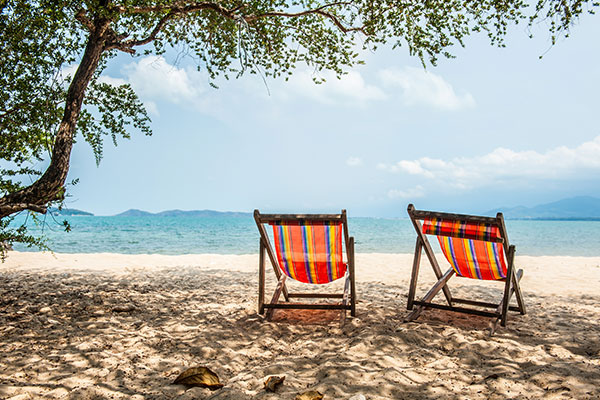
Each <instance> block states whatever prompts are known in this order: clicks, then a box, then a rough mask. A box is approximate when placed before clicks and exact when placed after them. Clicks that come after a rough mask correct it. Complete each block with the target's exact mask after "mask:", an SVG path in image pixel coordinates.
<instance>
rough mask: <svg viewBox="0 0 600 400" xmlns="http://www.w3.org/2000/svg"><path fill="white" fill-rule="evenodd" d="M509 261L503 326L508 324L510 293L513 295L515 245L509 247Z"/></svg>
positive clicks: (502, 316)
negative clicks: (511, 287)
mask: <svg viewBox="0 0 600 400" xmlns="http://www.w3.org/2000/svg"><path fill="white" fill-rule="evenodd" d="M506 259H507V261H508V266H507V269H506V284H505V285H504V298H503V299H502V303H501V306H502V313H501V317H500V325H502V326H506V317H507V314H508V301H509V299H510V295H511V290H510V285H511V283H512V281H513V279H514V276H513V274H514V269H513V262H514V259H515V246H514V245H511V246H510V247H509V248H508V255H507V257H506Z"/></svg>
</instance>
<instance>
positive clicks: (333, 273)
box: [329, 225, 338, 281]
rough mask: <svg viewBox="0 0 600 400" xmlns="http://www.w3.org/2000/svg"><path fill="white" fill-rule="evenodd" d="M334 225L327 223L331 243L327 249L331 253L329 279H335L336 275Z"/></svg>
mask: <svg viewBox="0 0 600 400" xmlns="http://www.w3.org/2000/svg"><path fill="white" fill-rule="evenodd" d="M336 228H337V226H336V225H329V243H330V244H331V248H330V249H329V251H330V255H331V279H332V280H334V281H335V280H336V279H337V278H338V276H337V258H336V256H337V249H336V247H335V246H336V245H337V242H336V237H335V236H336V235H335V234H336Z"/></svg>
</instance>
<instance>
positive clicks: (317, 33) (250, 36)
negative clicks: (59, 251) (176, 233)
mask: <svg viewBox="0 0 600 400" xmlns="http://www.w3.org/2000/svg"><path fill="white" fill-rule="evenodd" d="M597 6H598V2H597V1H592V0H565V1H552V0H539V1H538V2H537V3H536V5H535V7H528V4H527V3H526V2H525V1H524V0H481V1H458V0H439V1H429V0H425V1H417V0H345V1H322V0H252V1H248V2H243V1H239V0H219V1H210V0H208V1H198V0H153V1H148V0H0V49H1V52H2V57H0V88H1V90H0V232H1V235H0V240H2V241H8V242H13V241H23V242H26V243H28V244H33V245H37V244H38V242H37V241H36V239H35V238H31V237H29V236H27V233H26V230H24V229H17V230H15V229H12V230H11V229H9V228H8V226H7V218H8V217H10V216H11V215H14V214H15V213H19V212H22V211H27V212H29V211H35V212H42V213H44V212H46V210H47V207H48V206H49V205H50V204H52V203H60V202H61V201H62V200H63V199H64V196H65V181H66V177H67V172H68V170H69V158H70V153H71V148H72V144H73V142H74V141H75V140H77V139H81V140H85V141H86V142H87V143H89V144H90V146H91V147H92V149H93V151H94V154H95V156H96V161H97V162H100V159H101V157H102V146H103V142H104V138H105V137H110V138H111V139H112V141H113V142H114V144H115V145H116V144H117V141H118V140H119V139H121V138H129V135H130V133H131V132H132V131H136V130H137V131H140V132H142V133H144V134H148V135H149V134H151V129H150V119H149V117H148V115H147V113H146V110H145V109H144V107H143V105H142V103H141V101H140V100H139V98H138V97H137V95H136V94H135V92H134V91H133V89H132V87H131V86H130V85H127V84H124V85H120V86H115V85H111V84H109V83H107V82H105V81H103V80H102V72H103V70H104V69H105V67H106V66H107V65H108V63H109V62H110V59H111V58H112V57H114V56H115V55H116V54H117V53H118V52H125V53H129V54H131V55H132V56H140V55H145V54H163V53H164V52H166V51H168V50H169V49H172V48H176V49H179V50H180V51H183V52H184V53H186V54H189V55H190V56H191V57H193V58H194V59H195V60H196V62H197V65H198V68H199V69H205V70H206V71H207V72H208V74H209V76H210V77H211V78H212V79H214V78H216V77H217V76H220V75H221V76H224V77H225V78H227V79H228V78H229V77H238V76H239V75H240V74H242V73H253V74H257V73H258V74H263V75H264V76H270V77H280V76H283V77H286V76H288V75H291V74H293V72H294V69H295V68H296V67H297V66H299V65H308V66H310V67H312V68H314V69H315V70H316V71H320V70H323V69H329V70H333V71H335V72H336V73H338V74H342V73H343V72H344V71H346V70H348V69H349V68H351V67H352V66H354V65H356V64H358V63H360V62H361V61H360V58H359V54H358V51H357V50H358V49H360V48H362V49H369V50H375V49H377V47H378V46H381V45H382V44H386V43H387V44H391V45H393V47H406V48H407V49H408V51H409V53H410V54H412V55H414V56H417V57H419V58H420V59H421V61H422V62H423V63H424V64H426V63H432V64H435V63H436V62H437V60H438V57H439V56H443V57H452V52H451V50H452V46H456V45H460V46H463V45H464V44H465V43H464V41H465V39H466V37H467V36H469V35H471V34H472V33H476V32H479V33H484V34H486V35H487V36H488V37H489V39H490V42H491V44H493V45H498V46H503V45H504V44H503V37H504V36H505V35H506V33H507V29H508V28H509V26H510V25H512V24H517V23H519V22H521V21H523V22H524V23H528V24H530V25H531V24H534V23H537V22H539V21H543V22H545V23H547V26H548V30H549V32H550V35H551V37H552V40H553V42H554V41H555V40H556V38H557V37H558V36H560V35H561V34H565V35H566V34H568V32H569V28H570V26H571V25H572V24H573V22H574V21H576V20H577V18H578V17H579V16H580V15H581V14H582V13H584V12H590V13H593V12H594V9H595V7H597ZM69 71H71V72H69ZM132 128H133V129H132ZM44 159H46V160H50V163H49V165H48V166H47V167H44V168H39V167H36V166H38V165H40V163H39V162H38V161H41V160H44ZM27 176H29V177H31V179H29V181H30V182H33V183H28V184H25V183H24V182H25V181H26V180H25V179H23V178H24V177H27Z"/></svg>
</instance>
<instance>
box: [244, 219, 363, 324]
mask: <svg viewBox="0 0 600 400" xmlns="http://www.w3.org/2000/svg"><path fill="white" fill-rule="evenodd" d="M254 220H255V221H256V225H257V226H258V231H259V233H260V244H259V259H258V260H259V261H258V265H259V269H258V271H259V273H258V312H259V314H261V315H263V314H266V315H265V317H266V319H267V320H270V319H271V317H272V316H273V312H274V311H275V310H276V309H308V310H341V315H340V325H341V326H343V325H344V323H345V321H346V311H348V310H349V311H350V315H352V316H353V317H354V316H356V283H355V278H354V238H353V237H349V235H348V220H347V217H346V210H342V212H341V214H261V213H260V212H259V211H258V210H254ZM282 223H290V224H301V225H312V224H323V223H325V224H327V223H339V224H341V225H342V229H343V238H344V247H345V250H346V257H347V268H346V273H345V275H344V276H342V277H340V278H338V279H342V278H343V279H344V280H345V281H344V291H343V293H291V292H289V290H288V288H287V286H286V280H287V279H288V276H287V275H286V274H285V273H284V272H283V270H282V268H281V266H280V265H279V261H278V258H277V255H276V252H275V251H274V249H273V246H271V241H270V239H269V235H268V234H267V230H266V228H265V224H275V225H278V224H282ZM265 254H266V256H267V257H268V258H269V261H270V263H271V266H272V267H273V272H274V273H275V277H276V278H277V286H276V288H275V291H274V293H273V296H272V298H271V301H270V302H266V301H265V275H266V273H265V264H266V259H265ZM281 295H283V299H284V302H280V301H279V299H280V297H281ZM293 298H297V299H340V301H339V302H336V303H332V302H327V303H307V302H297V301H294V302H292V301H290V299H293Z"/></svg>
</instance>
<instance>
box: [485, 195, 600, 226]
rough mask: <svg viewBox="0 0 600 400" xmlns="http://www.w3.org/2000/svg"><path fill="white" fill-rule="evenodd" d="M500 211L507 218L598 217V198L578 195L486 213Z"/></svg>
mask: <svg viewBox="0 0 600 400" xmlns="http://www.w3.org/2000/svg"><path fill="white" fill-rule="evenodd" d="M498 212H502V213H503V214H504V217H505V218H507V219H583V220H585V219H594V220H595V219H600V199H598V198H596V197H591V196H578V197H571V198H568V199H562V200H558V201H555V202H552V203H546V204H540V205H537V206H535V207H523V206H518V207H512V208H498V209H495V210H490V211H488V212H487V213H486V214H490V215H496V213H498Z"/></svg>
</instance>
